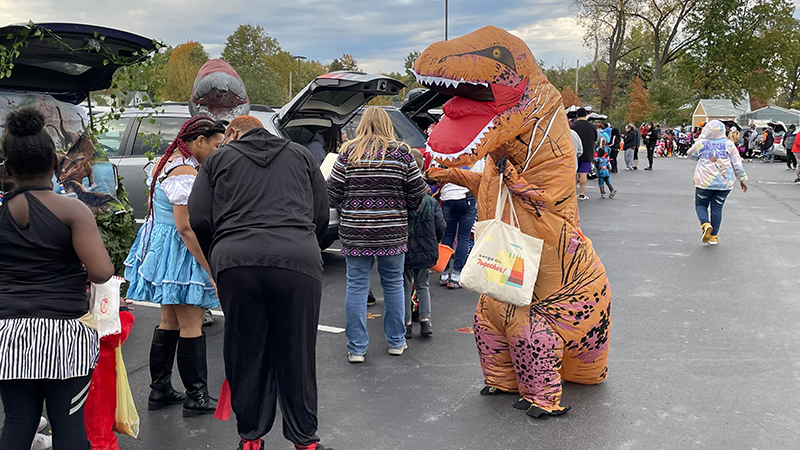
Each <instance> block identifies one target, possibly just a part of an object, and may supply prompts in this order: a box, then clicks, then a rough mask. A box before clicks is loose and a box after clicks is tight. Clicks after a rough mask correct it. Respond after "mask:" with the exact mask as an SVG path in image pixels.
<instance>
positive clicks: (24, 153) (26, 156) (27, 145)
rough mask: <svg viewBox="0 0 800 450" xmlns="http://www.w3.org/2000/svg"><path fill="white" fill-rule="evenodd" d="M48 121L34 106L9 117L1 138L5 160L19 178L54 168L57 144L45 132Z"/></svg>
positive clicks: (34, 175) (25, 177)
mask: <svg viewBox="0 0 800 450" xmlns="http://www.w3.org/2000/svg"><path fill="white" fill-rule="evenodd" d="M44 122H45V119H44V115H42V113H40V112H39V111H37V110H36V109H34V108H23V109H20V110H18V111H14V112H12V113H10V114H8V116H6V133H5V135H4V136H3V139H2V141H1V143H2V152H3V159H4V160H5V165H6V166H7V167H9V168H10V169H11V171H12V172H14V176H15V177H16V178H21V179H29V178H34V177H36V176H38V175H42V174H44V173H47V171H49V170H53V168H54V166H55V163H56V146H55V144H54V143H53V139H52V138H50V135H49V134H47V132H46V131H44Z"/></svg>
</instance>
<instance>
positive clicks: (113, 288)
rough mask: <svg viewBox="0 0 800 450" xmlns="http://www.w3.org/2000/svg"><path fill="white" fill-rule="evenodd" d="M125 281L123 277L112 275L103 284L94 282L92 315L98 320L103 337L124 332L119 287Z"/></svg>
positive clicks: (98, 330) (99, 332)
mask: <svg viewBox="0 0 800 450" xmlns="http://www.w3.org/2000/svg"><path fill="white" fill-rule="evenodd" d="M124 282H125V279H123V278H120V277H111V279H110V280H108V281H106V282H105V283H103V284H95V283H92V304H91V309H92V316H94V320H95V322H97V333H98V334H99V335H100V337H101V338H102V337H105V336H111V335H112V334H117V333H120V332H122V324H121V323H120V321H119V298H120V294H119V288H120V286H122V283H124Z"/></svg>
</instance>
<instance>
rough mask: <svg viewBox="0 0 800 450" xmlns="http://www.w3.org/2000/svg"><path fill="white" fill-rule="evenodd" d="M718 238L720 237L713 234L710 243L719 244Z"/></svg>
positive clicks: (709, 239)
mask: <svg viewBox="0 0 800 450" xmlns="http://www.w3.org/2000/svg"><path fill="white" fill-rule="evenodd" d="M717 239H718V238H717V236H711V237H710V238H708V243H709V244H710V245H717V244H718V242H717Z"/></svg>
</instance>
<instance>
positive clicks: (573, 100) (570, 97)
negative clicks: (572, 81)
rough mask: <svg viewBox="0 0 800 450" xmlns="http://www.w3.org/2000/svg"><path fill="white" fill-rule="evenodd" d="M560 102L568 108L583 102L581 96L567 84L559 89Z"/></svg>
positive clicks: (581, 104)
mask: <svg viewBox="0 0 800 450" xmlns="http://www.w3.org/2000/svg"><path fill="white" fill-rule="evenodd" d="M561 102H562V103H563V104H564V107H565V108H569V107H570V106H573V105H575V106H583V102H582V101H581V96H580V95H578V93H577V92H575V89H572V88H571V87H569V86H567V87H565V88H564V89H563V90H562V91H561Z"/></svg>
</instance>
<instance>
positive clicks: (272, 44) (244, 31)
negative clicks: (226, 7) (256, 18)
mask: <svg viewBox="0 0 800 450" xmlns="http://www.w3.org/2000/svg"><path fill="white" fill-rule="evenodd" d="M278 51H280V46H279V45H278V40H277V39H275V38H273V37H270V36H269V34H267V32H266V31H264V28H263V27H262V26H261V25H252V24H249V23H248V24H244V25H239V27H238V28H236V31H234V32H233V34H231V35H230V36H228V38H227V39H226V40H225V48H224V49H223V50H222V53H221V55H220V57H221V58H222V59H223V60H225V61H226V62H227V63H228V64H230V65H231V66H233V68H234V69H236V71H237V72H238V71H239V69H240V68H245V67H256V66H258V65H259V64H263V63H264V62H265V58H266V57H268V56H271V55H274V54H275V53H277V52H278Z"/></svg>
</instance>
